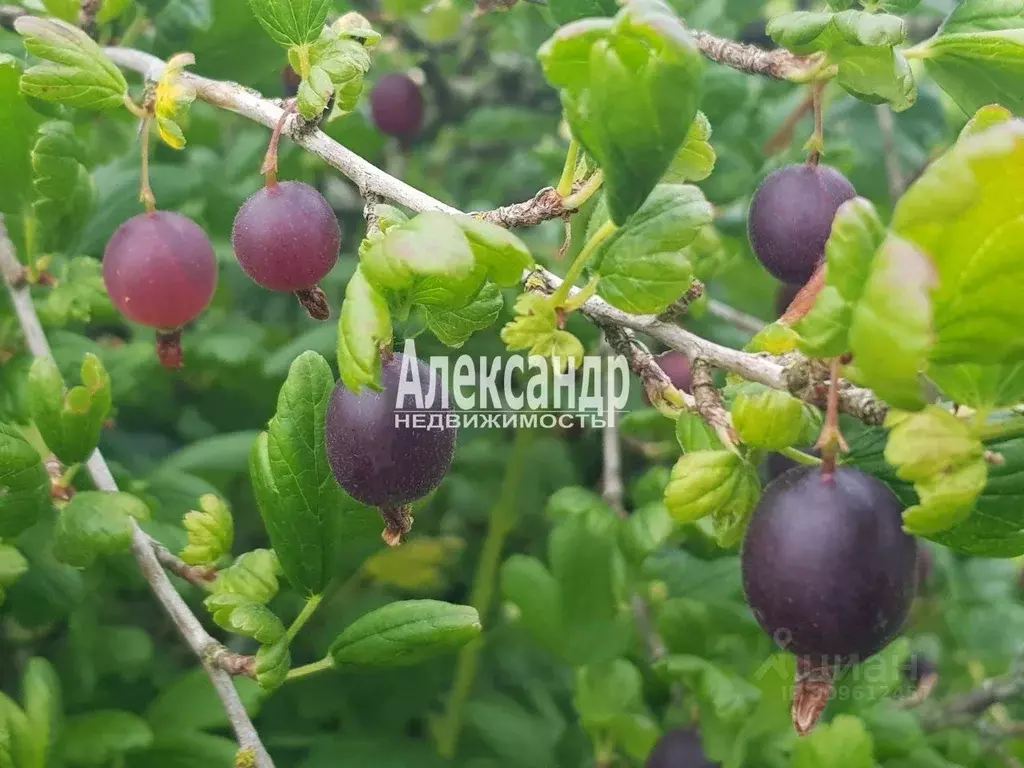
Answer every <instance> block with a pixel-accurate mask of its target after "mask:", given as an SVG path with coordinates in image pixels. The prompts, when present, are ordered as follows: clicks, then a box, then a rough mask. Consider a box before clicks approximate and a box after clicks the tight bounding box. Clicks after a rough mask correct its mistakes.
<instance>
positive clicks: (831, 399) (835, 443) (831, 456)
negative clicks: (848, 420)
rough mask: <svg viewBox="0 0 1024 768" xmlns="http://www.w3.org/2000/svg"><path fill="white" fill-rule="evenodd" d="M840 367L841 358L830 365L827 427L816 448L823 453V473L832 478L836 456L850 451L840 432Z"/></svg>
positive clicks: (826, 411)
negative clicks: (840, 452) (841, 452)
mask: <svg viewBox="0 0 1024 768" xmlns="http://www.w3.org/2000/svg"><path fill="white" fill-rule="evenodd" d="M839 366H840V358H838V357H834V358H832V362H831V363H830V365H829V382H828V403H827V407H826V409H825V425H824V426H823V427H822V429H821V435H820V436H819V437H818V442H817V443H815V444H814V447H815V448H817V449H818V450H820V451H821V458H822V461H821V471H822V474H823V475H824V476H825V477H831V476H832V475H833V473H835V471H836V454H837V453H838V452H839V451H840V450H842V451H848V450H850V449H849V447H848V446H847V445H846V441H845V440H844V439H843V433H842V432H840V431H839Z"/></svg>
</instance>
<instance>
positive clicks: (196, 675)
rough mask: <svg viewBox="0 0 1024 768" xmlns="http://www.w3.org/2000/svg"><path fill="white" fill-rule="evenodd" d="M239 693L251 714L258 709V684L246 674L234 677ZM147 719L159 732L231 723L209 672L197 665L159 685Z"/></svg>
mask: <svg viewBox="0 0 1024 768" xmlns="http://www.w3.org/2000/svg"><path fill="white" fill-rule="evenodd" d="M234 684H235V688H236V689H237V690H238V697H239V699H240V700H241V702H242V704H243V706H244V707H245V711H246V713H248V715H249V716H250V717H253V718H254V717H255V716H256V714H257V713H258V712H259V704H260V701H261V700H262V696H261V695H260V690H259V687H258V686H257V685H256V683H255V682H254V681H253V680H251V679H249V678H246V677H236V678H234ZM146 720H147V721H148V722H149V724H150V726H151V727H152V728H153V729H154V730H155V731H157V733H158V734H163V733H183V732H186V731H198V730H221V729H226V728H227V727H228V725H229V723H228V717H227V714H226V713H225V712H224V707H223V705H222V704H221V703H220V699H218V698H217V692H216V691H215V690H214V687H213V684H212V683H211V682H210V678H209V677H208V676H207V675H206V672H205V671H204V670H203V669H202V668H200V667H196V668H195V669H193V670H192V671H190V672H186V673H185V674H183V675H181V676H180V677H178V678H176V679H174V680H173V682H170V683H169V684H168V685H165V686H163V687H162V688H160V691H159V693H158V694H157V697H156V698H155V699H153V701H152V702H151V703H150V705H149V708H148V709H147V710H146Z"/></svg>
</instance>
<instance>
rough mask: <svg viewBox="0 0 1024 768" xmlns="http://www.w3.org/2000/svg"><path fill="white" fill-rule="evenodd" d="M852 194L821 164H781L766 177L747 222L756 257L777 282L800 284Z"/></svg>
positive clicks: (810, 271)
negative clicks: (837, 214) (840, 208)
mask: <svg viewBox="0 0 1024 768" xmlns="http://www.w3.org/2000/svg"><path fill="white" fill-rule="evenodd" d="M856 194H857V193H856V191H855V190H854V188H853V185H852V184H850V182H849V181H847V180H846V177H845V176H843V174H841V173H840V172H839V171H837V170H836V169H835V168H832V167H830V166H827V165H809V164H801V165H787V166H785V167H784V168H780V169H779V170H777V171H775V172H773V173H771V174H769V175H768V177H767V178H766V179H765V180H764V181H763V182H761V186H760V187H758V188H757V191H756V192H755V193H754V199H753V200H752V201H751V203H750V215H749V218H748V220H747V230H748V232H749V234H750V244H751V246H752V247H753V249H754V253H755V254H756V255H757V258H758V259H759V260H760V261H761V263H762V264H763V265H764V266H765V268H766V269H767V270H768V271H769V272H771V273H772V274H773V275H775V277H777V278H779V280H782V281H784V282H787V283H796V284H799V285H803V284H804V283H806V282H807V281H808V280H809V279H810V277H811V275H812V274H813V273H814V270H815V268H816V267H817V266H818V263H819V262H820V261H821V259H822V257H823V256H824V253H825V242H826V241H827V240H828V236H829V233H830V232H831V231H832V220H833V219H835V217H836V211H837V210H839V206H840V205H842V204H843V203H844V202H846V201H847V200H849V199H850V198H851V197H854V196H855V195H856Z"/></svg>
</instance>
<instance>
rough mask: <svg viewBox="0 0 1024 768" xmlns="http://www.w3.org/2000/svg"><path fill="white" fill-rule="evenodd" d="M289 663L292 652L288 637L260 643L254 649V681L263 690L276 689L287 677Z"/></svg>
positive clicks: (290, 662) (290, 663)
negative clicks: (264, 643)
mask: <svg viewBox="0 0 1024 768" xmlns="http://www.w3.org/2000/svg"><path fill="white" fill-rule="evenodd" d="M291 665H292V654H291V650H290V648H289V643H288V638H286V637H285V638H282V639H280V640H278V641H277V642H276V643H271V644H269V645H261V646H260V649H259V650H258V651H256V682H257V683H259V684H260V688H262V689H263V690H264V691H273V690H276V689H277V688H280V687H281V684H282V683H284V681H285V679H286V678H287V677H288V670H289V669H290V668H291Z"/></svg>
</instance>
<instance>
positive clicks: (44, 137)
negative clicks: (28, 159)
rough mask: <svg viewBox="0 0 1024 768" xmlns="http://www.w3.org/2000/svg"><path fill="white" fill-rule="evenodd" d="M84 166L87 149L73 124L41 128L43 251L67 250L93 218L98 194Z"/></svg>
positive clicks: (37, 176) (36, 182)
mask: <svg viewBox="0 0 1024 768" xmlns="http://www.w3.org/2000/svg"><path fill="white" fill-rule="evenodd" d="M84 162H85V148H84V147H83V146H82V144H81V142H80V141H79V140H78V138H77V137H76V136H75V129H74V126H73V125H71V123H68V122H64V121H62V120H54V121H51V122H48V123H43V125H41V126H40V127H39V136H38V138H37V139H36V143H35V146H34V147H33V148H32V175H33V178H32V186H33V189H34V191H35V202H33V204H32V212H33V213H34V214H35V217H36V225H37V232H38V233H39V235H38V236H39V238H40V239H39V243H38V247H39V248H41V249H45V250H50V249H59V248H62V247H63V248H66V247H67V246H68V244H69V242H70V241H72V240H73V239H74V238H75V237H76V236H77V235H78V233H79V232H80V231H81V229H82V227H83V226H84V225H85V222H86V221H87V220H88V218H89V216H90V215H91V214H92V210H93V205H94V203H95V198H96V190H95V186H94V185H93V181H92V176H90V175H89V171H88V169H86V167H85V165H84ZM90 261H92V262H93V263H94V264H97V266H98V264H99V262H97V261H96V260H95V259H90ZM58 285H59V284H58Z"/></svg>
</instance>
